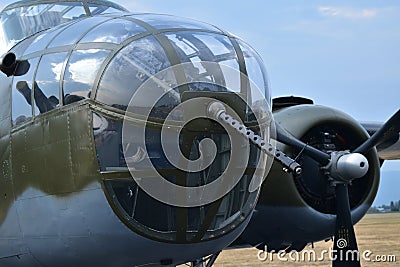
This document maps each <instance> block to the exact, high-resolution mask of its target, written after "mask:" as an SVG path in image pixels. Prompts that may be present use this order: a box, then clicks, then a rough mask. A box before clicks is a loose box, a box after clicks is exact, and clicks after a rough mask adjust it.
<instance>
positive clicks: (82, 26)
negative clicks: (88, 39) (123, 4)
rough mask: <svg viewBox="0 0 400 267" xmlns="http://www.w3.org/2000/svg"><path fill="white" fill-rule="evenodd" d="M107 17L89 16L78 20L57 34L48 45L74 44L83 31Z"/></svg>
mask: <svg viewBox="0 0 400 267" xmlns="http://www.w3.org/2000/svg"><path fill="white" fill-rule="evenodd" d="M107 19H108V18H105V17H91V18H87V19H84V20H81V21H78V22H77V23H74V24H72V25H71V26H69V27H68V28H67V29H66V30H64V31H63V32H62V33H61V34H60V35H58V36H57V37H56V38H55V39H54V40H53V41H52V42H51V44H50V46H49V47H56V46H63V45H71V44H75V43H76V42H77V41H78V40H79V38H80V37H81V36H82V35H83V34H84V33H85V32H87V31H88V30H90V28H92V27H94V26H96V25H97V24H100V23H102V22H104V21H105V20H107Z"/></svg>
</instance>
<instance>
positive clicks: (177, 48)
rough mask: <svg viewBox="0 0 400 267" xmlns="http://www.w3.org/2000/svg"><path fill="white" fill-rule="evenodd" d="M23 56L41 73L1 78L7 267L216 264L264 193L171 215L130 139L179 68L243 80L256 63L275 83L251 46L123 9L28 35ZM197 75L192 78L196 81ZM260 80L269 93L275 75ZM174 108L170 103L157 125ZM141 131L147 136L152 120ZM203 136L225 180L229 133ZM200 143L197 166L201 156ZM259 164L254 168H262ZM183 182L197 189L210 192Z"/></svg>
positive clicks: (0, 246) (2, 262)
mask: <svg viewBox="0 0 400 267" xmlns="http://www.w3.org/2000/svg"><path fill="white" fill-rule="evenodd" d="M53 5H54V4H53ZM53 8H54V7H50V6H49V7H48V8H47V9H46V8H45V9H44V10H47V11H46V12H48V10H51V9H53ZM54 10H57V9H55V8H54ZM85 10H86V11H87V9H85ZM51 15H52V14H51ZM9 23H10V22H9ZM190 49H192V50H193V52H191V51H190ZM11 52H13V53H15V54H16V56H17V58H18V59H21V60H25V61H27V62H28V63H29V66H30V67H29V69H28V70H27V71H26V72H25V73H23V74H21V75H18V76H10V77H6V76H5V75H0V102H1V106H0V157H1V158H0V159H1V171H2V173H1V181H0V183H1V184H0V190H1V194H2V196H3V200H2V201H1V203H0V207H1V209H0V237H1V238H0V266H7V267H9V266H29V267H32V266H49V267H50V266H51V267H52V266H99V267H101V266H115V267H118V266H121V267H122V266H136V265H146V266H151V265H154V266H158V265H174V264H179V263H183V262H187V261H191V260H195V259H199V258H201V257H203V256H205V255H209V254H212V253H216V252H218V251H220V250H222V249H223V248H224V247H226V246H227V245H229V244H230V243H231V242H233V241H234V240H235V239H236V238H237V237H238V236H239V234H240V233H241V232H242V231H243V230H244V228H245V227H246V225H247V223H248V221H249V219H250V215H251V212H252V210H253V209H254V207H255V203H256V200H257V197H258V194H259V190H256V191H253V192H249V191H248V190H247V187H248V185H249V183H250V180H251V179H250V178H251V175H249V174H245V175H243V176H242V177H239V178H240V180H239V182H238V183H237V185H236V186H235V187H234V188H233V189H232V190H231V191H230V192H229V193H228V194H226V195H225V196H223V197H222V198H221V199H220V200H216V201H214V202H212V203H207V204H204V205H203V206H198V207H192V208H187V207H182V208H180V207H175V206H171V205H168V204H166V203H163V202H161V201H158V200H156V199H154V198H152V197H150V196H149V195H148V194H146V192H144V191H143V190H142V189H141V188H139V187H138V185H137V184H136V183H135V181H134V180H133V179H132V175H131V173H130V171H129V166H127V165H129V164H128V163H127V160H126V155H127V153H128V154H129V153H130V154H129V155H132V156H131V157H130V158H129V159H130V160H131V161H134V162H135V163H138V162H139V163H140V162H141V161H142V160H143V158H142V157H141V155H140V153H141V149H143V147H139V145H138V144H137V143H136V140H135V138H133V140H131V142H130V143H129V145H131V146H130V147H131V148H132V151H130V150H129V149H128V147H127V146H126V144H124V143H123V140H122V139H123V138H122V135H123V133H122V131H123V129H122V128H123V122H124V118H126V116H127V115H126V111H127V107H128V105H129V100H130V98H131V97H132V94H133V91H134V89H132V88H137V87H139V86H140V84H141V83H143V82H144V81H145V80H146V79H147V78H148V76H150V75H152V74H155V73H157V72H159V71H161V70H163V69H165V68H167V67H168V66H173V65H178V64H179V63H188V64H191V63H190V62H193V64H194V65H195V64H198V62H202V61H214V62H217V63H219V62H227V64H228V65H231V66H233V68H237V70H238V73H239V72H240V71H242V70H243V69H245V68H243V67H244V66H245V64H247V70H248V71H249V72H250V70H251V69H252V68H258V69H257V71H258V73H259V74H261V75H263V67H262V65H259V64H260V60H259V58H258V55H256V54H255V53H254V52H253V51H252V49H251V48H250V47H248V46H247V45H246V44H245V43H244V42H242V41H241V40H239V39H237V38H236V37H233V36H231V35H229V34H228V33H226V32H223V31H221V30H220V29H218V28H216V27H214V26H211V25H208V24H204V23H200V22H195V21H190V20H185V19H177V18H174V17H170V16H165V15H152V14H142V15H137V14H136V15H132V14H129V13H125V12H124V10H120V12H117V13H112V14H102V15H95V14H92V15H91V16H77V18H76V19H73V20H71V21H68V22H65V23H61V24H60V25H58V26H55V27H53V28H52V29H49V30H45V31H40V32H38V33H34V34H33V35H30V36H27V37H26V38H25V39H23V40H21V41H19V42H18V43H17V44H16V45H15V46H14V47H13V48H12V49H11ZM238 54H239V55H238ZM192 58H195V59H193V61H191V60H192ZM244 59H246V62H245V61H244ZM247 60H248V61H247ZM196 62H197V63H196ZM203 66H204V68H205V71H206V74H203V75H202V79H205V81H207V80H206V79H207V75H209V76H210V77H212V79H213V80H214V81H215V80H216V79H217V78H219V79H220V81H219V82H220V83H224V85H225V86H228V85H227V83H228V82H229V79H230V77H229V76H227V74H224V73H223V71H221V70H218V69H216V68H215V65H213V66H212V68H211V69H208V68H207V66H206V65H203ZM193 70H194V69H193V68H190V69H189V70H186V69H185V70H184V71H189V72H190V73H187V75H189V76H190V75H194V73H193ZM239 70H240V71H239ZM180 71H182V70H180ZM214 71H216V73H217V74H215V73H213V72H214ZM174 73H175V74H176V71H175V72H174ZM197 74H198V73H197ZM176 75H177V74H176ZM224 75H225V77H224ZM179 77H180V76H179V75H177V76H176V79H182V78H179ZM191 77H192V76H191ZM221 77H222V78H221ZM259 80H261V84H260V86H261V87H263V88H264V85H265V84H263V83H264V82H265V81H263V76H261V77H259ZM238 81H240V78H239V76H238V77H237V78H235V79H234V80H233V82H235V83H237V84H238V88H239V89H238V90H240V91H241V92H244V93H246V92H245V90H243V88H242V89H240V86H241V85H240V82H238ZM225 83H226V84H225ZM196 86H197V87H196V88H198V87H199V86H200V85H199V84H196ZM229 86H232V84H230V85H229ZM242 86H243V83H242ZM201 90H202V91H207V90H208V89H207V88H202V89H201ZM217 90H219V89H217ZM264 90H265V91H264V92H263V98H264V97H266V98H267V99H268V98H269V91H268V89H267V88H264ZM221 92H222V93H223V92H224V91H223V90H222V91H221ZM167 100H168V99H167ZM175 100H176V99H175ZM175 100H174V101H175ZM166 103H167V104H166ZM172 104H173V103H172ZM172 104H168V102H166V100H164V102H162V104H161V105H160V106H159V111H157V112H155V114H153V113H152V116H154V117H157V118H159V117H160V116H162V114H163V113H164V112H166V111H164V108H165V105H167V107H168V105H172ZM142 108H143V107H142V106H140V107H138V108H137V109H138V110H139V111H138V113H140V112H141V110H142ZM166 110H167V111H168V110H169V109H168V108H167V109H166ZM160 114H161V115H160ZM128 116H129V115H128ZM130 121H133V122H132V124H133V125H134V126H135V127H136V126H137V127H139V126H140V125H145V126H144V127H147V126H146V122H143V120H142V119H141V117H140V116H139V117H135V116H133V117H132V118H130ZM152 125H153V126H151V127H150V126H149V127H148V128H146V129H148V135H149V137H148V139H146V147H145V149H147V150H148V154H149V155H148V157H149V159H150V160H151V162H152V163H153V164H154V165H156V166H157V169H159V170H162V171H164V172H165V173H167V176H168V177H175V178H171V179H176V181H178V180H179V179H181V178H179V177H182V173H179V174H175V173H174V171H175V170H174V169H175V168H174V167H173V166H171V165H169V164H168V163H166V160H165V158H164V157H163V156H162V155H160V153H159V150H160V140H159V139H157V137H156V136H155V135H156V134H155V132H156V131H158V129H159V127H160V126H159V125H157V123H153V124H152ZM198 136H202V137H209V138H211V139H213V140H214V141H215V142H216V143H217V147H218V151H220V152H219V154H218V156H217V157H218V158H217V163H216V164H217V165H212V166H211V167H210V168H211V170H210V171H208V174H207V179H208V178H210V179H217V177H218V175H219V174H220V173H222V172H223V170H224V167H226V162H227V161H229V146H228V147H226V146H227V145H226V137H224V134H223V133H222V134H221V133H219V132H218V130H215V131H211V132H210V130H208V132H206V131H203V130H202V131H201V132H200V133H198V134H197V137H192V139H193V138H195V139H196V138H199V137H198ZM192 139H191V141H190V142H189V143H190V146H189V150H188V156H189V157H196V155H192V154H193V153H200V152H196V151H194V150H193V148H192ZM135 146H137V147H135ZM193 151H194V152H193ZM250 154H251V155H253V156H251V159H250V161H249V162H251V161H252V160H254V159H255V158H257V157H259V156H257V155H258V153H256V152H254V151H253V150H251V151H250ZM174 175H176V176H174ZM179 175H181V176H179ZM183 175H184V176H183V177H186V178H184V179H188V180H189V181H190V182H188V183H193V184H191V185H197V184H201V183H206V182H207V180H205V181H203V180H201V179H203V178H201V175H200V176H199V175H198V176H195V175H192V174H190V173H189V174H186V173H184V174H183ZM186 175H187V176H186ZM196 179H199V181H197V180H196Z"/></svg>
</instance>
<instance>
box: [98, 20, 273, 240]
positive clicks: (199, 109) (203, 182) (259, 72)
mask: <svg viewBox="0 0 400 267" xmlns="http://www.w3.org/2000/svg"><path fill="white" fill-rule="evenodd" d="M130 18H131V20H132V21H134V22H135V23H136V24H137V25H139V26H140V27H142V28H143V29H145V30H146V32H145V33H142V34H140V35H137V36H135V37H132V38H131V39H129V41H126V42H125V43H124V44H123V46H122V47H121V49H119V50H116V51H115V53H114V55H113V56H112V57H110V58H111V60H110V61H109V62H108V63H107V66H105V68H104V72H103V73H102V75H101V78H100V79H99V82H98V87H97V91H96V92H95V100H96V103H97V104H96V105H97V106H98V109H97V111H96V112H95V113H94V114H93V123H94V135H95V144H96V150H97V155H98V161H99V165H100V169H101V171H102V173H105V174H107V173H119V174H118V175H117V177H118V179H106V180H105V182H104V184H105V189H106V194H107V195H108V196H109V200H110V204H111V205H112V207H113V208H114V211H116V212H117V214H118V215H119V217H120V218H122V220H123V221H124V222H125V223H126V224H127V225H128V226H129V227H130V228H131V229H133V230H134V231H136V232H138V233H140V234H141V235H144V236H150V237H151V238H153V239H156V240H160V241H167V242H174V243H187V242H202V241H207V240H211V239H214V238H218V237H221V236H225V235H226V234H227V233H229V232H231V231H232V230H234V229H236V228H237V227H239V226H240V225H242V223H243V222H244V221H245V220H246V219H247V218H248V217H249V215H250V214H251V211H252V210H253V208H254V207H255V204H256V200H257V196H258V193H259V190H249V186H250V183H251V181H252V179H253V177H254V176H257V175H260V173H263V172H265V171H266V169H267V168H268V166H269V165H268V159H267V158H266V157H264V156H263V155H260V153H258V150H257V148H256V147H254V146H253V145H252V144H250V143H249V142H248V141H247V140H246V139H245V138H243V137H242V136H240V135H238V134H235V133H233V132H232V131H231V130H230V129H228V128H227V127H224V126H223V125H221V124H220V123H218V122H217V121H215V120H213V119H212V118H210V116H209V115H208V106H209V104H210V103H211V102H213V101H215V100H218V101H220V102H221V103H224V105H226V108H227V110H228V111H229V112H230V114H232V116H234V117H235V118H236V119H238V120H240V121H242V122H243V124H246V125H249V126H250V125H252V127H253V129H254V131H256V132H258V133H259V134H260V135H262V136H264V137H265V138H266V140H268V138H269V130H270V128H269V127H270V123H271V120H269V119H270V118H271V117H272V115H271V111H270V106H269V98H270V96H269V89H268V84H267V79H266V76H265V70H264V68H263V65H262V63H261V60H260V58H259V56H258V55H257V53H255V52H254V50H253V49H252V48H250V47H249V46H248V45H247V44H246V43H244V42H242V41H241V40H239V39H237V38H235V37H233V36H230V35H229V34H226V33H224V32H222V31H220V30H219V29H217V28H215V27H213V26H210V25H207V24H201V23H197V22H193V21H190V20H185V19H176V20H175V18H171V17H169V18H167V17H165V16H156V15H151V16H132V17H130ZM259 121H262V123H261V124H260V123H258V122H259ZM270 160H272V159H270ZM269 163H270V162H269ZM256 170H257V172H256Z"/></svg>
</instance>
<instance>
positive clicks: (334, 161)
mask: <svg viewBox="0 0 400 267" xmlns="http://www.w3.org/2000/svg"><path fill="white" fill-rule="evenodd" d="M327 169H328V170H329V173H330V177H332V178H333V179H334V181H335V182H345V183H349V182H351V181H352V180H354V179H358V178H361V177H363V176H365V175H366V174H367V172H368V169H369V164H368V160H367V158H366V157H365V156H364V155H362V154H360V153H350V152H348V151H340V152H333V153H332V155H331V162H330V163H329V164H328V166H327Z"/></svg>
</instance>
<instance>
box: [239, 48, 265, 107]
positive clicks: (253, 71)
mask: <svg viewBox="0 0 400 267" xmlns="http://www.w3.org/2000/svg"><path fill="white" fill-rule="evenodd" d="M237 42H238V43H239V45H240V49H241V50H242V52H243V56H244V59H245V63H246V69H247V75H248V77H249V79H250V80H251V81H252V83H251V86H252V87H254V86H257V88H258V90H257V88H252V90H251V91H252V93H253V97H252V101H253V102H255V101H257V100H260V99H264V97H265V98H266V99H267V101H269V100H270V98H271V97H270V94H269V88H268V78H267V71H266V70H265V67H264V63H263V61H262V59H261V58H260V56H259V55H258V54H257V53H256V52H255V51H254V49H252V48H251V47H250V46H249V45H248V44H246V43H244V42H242V41H240V40H237ZM260 91H261V93H262V95H260V94H256V92H260ZM268 103H269V102H268Z"/></svg>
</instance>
